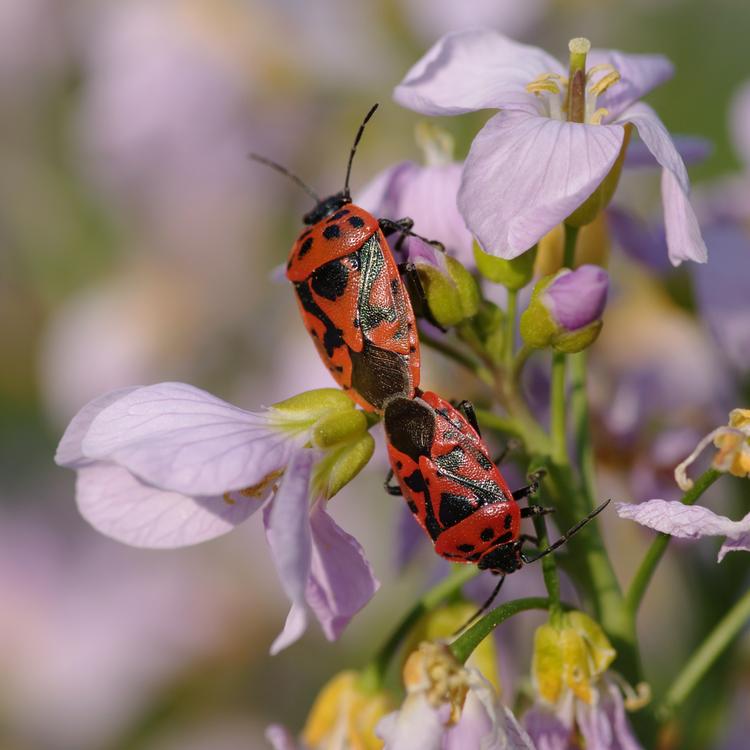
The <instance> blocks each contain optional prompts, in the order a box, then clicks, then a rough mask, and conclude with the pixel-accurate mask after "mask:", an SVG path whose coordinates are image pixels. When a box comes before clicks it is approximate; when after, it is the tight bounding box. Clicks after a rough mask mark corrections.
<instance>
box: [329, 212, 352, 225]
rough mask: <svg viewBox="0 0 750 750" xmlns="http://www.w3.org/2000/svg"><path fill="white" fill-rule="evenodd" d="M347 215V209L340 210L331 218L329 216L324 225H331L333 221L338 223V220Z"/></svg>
mask: <svg viewBox="0 0 750 750" xmlns="http://www.w3.org/2000/svg"><path fill="white" fill-rule="evenodd" d="M348 213H349V209H348V208H342V209H341V211H336V213H335V214H334V215H333V216H331V218H330V219H328V221H327V222H326V223H327V224H331V223H332V222H334V221H338V220H339V219H340V218H342V217H343V216H346V215H347V214H348Z"/></svg>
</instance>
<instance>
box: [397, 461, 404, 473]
mask: <svg viewBox="0 0 750 750" xmlns="http://www.w3.org/2000/svg"><path fill="white" fill-rule="evenodd" d="M403 468H404V465H403V464H402V463H401V461H396V471H401V469H403Z"/></svg>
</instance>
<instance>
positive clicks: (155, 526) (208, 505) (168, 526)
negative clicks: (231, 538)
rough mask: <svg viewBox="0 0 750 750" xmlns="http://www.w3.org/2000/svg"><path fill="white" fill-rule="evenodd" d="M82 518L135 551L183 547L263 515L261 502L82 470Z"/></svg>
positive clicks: (97, 467) (111, 468)
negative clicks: (190, 494)
mask: <svg viewBox="0 0 750 750" xmlns="http://www.w3.org/2000/svg"><path fill="white" fill-rule="evenodd" d="M76 499H77V502H78V508H79V510H80V512H81V515H82V516H83V517H84V518H85V519H86V520H87V521H88V522H89V523H90V524H91V525H92V526H93V527H94V528H95V529H97V531H100V532H101V533H102V534H106V535H107V536H109V537H112V538H113V539H117V540H118V541H120V542H124V543H125V544H130V545H133V546H135V547H157V548H170V547H184V546H186V545H190V544H197V543H198V542H204V541H206V540H208V539H213V538H214V537H217V536H221V535H222V534H226V533H227V532H228V531H231V530H232V529H233V528H234V527H235V526H237V525H238V524H240V523H242V522H243V521H245V520H246V519H247V518H249V517H250V516H251V515H252V514H253V513H255V511H256V510H258V509H259V508H260V507H261V505H262V503H263V501H262V499H261V498H255V497H253V498H246V497H237V498H234V499H233V500H232V502H228V501H227V500H225V499H224V497H221V496H219V497H188V496H186V495H182V494H180V493H178V492H169V491H165V490H160V489H157V488H156V487H152V486H150V485H147V484H144V483H143V482H140V481H139V480H138V479H136V478H135V477H134V476H133V475H132V474H131V473H130V472H129V471H127V469H123V468H122V467H121V466H117V465H115V464H108V463H101V462H98V463H94V464H92V465H89V466H81V467H79V469H78V481H77V484H76Z"/></svg>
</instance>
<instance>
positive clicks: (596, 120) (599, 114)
mask: <svg viewBox="0 0 750 750" xmlns="http://www.w3.org/2000/svg"><path fill="white" fill-rule="evenodd" d="M608 114H609V110H608V109H607V108H606V107H599V109H597V110H596V112H594V114H592V115H591V117H589V124H590V125H601V124H602V120H603V119H604V118H605V117H606V116H607V115H608Z"/></svg>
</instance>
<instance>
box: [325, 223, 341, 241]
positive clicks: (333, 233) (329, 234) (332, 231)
mask: <svg viewBox="0 0 750 750" xmlns="http://www.w3.org/2000/svg"><path fill="white" fill-rule="evenodd" d="M340 234H341V231H340V230H339V228H338V225H336V224H331V226H329V227H326V228H325V229H324V230H323V236H324V237H325V238H326V239H327V240H335V239H336V238H337V237H338V236H339V235H340Z"/></svg>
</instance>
